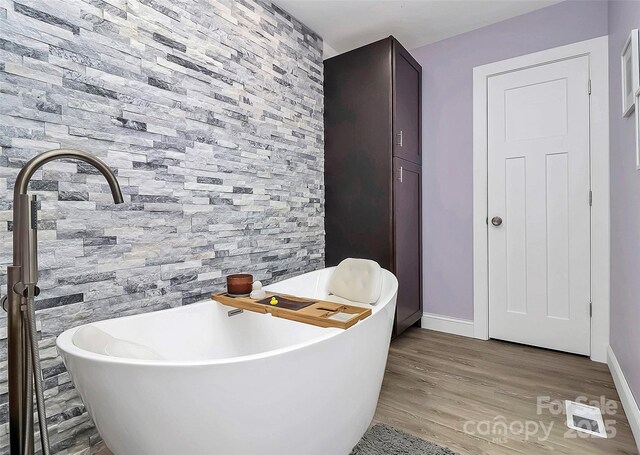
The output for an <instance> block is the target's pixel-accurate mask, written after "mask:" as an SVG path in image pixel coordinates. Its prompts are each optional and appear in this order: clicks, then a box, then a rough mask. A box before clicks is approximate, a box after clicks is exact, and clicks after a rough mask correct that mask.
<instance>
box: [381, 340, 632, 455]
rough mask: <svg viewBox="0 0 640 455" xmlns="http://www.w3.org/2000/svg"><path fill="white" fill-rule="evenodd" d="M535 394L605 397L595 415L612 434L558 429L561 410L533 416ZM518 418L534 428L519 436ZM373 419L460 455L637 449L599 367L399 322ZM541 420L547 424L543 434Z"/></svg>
mask: <svg viewBox="0 0 640 455" xmlns="http://www.w3.org/2000/svg"><path fill="white" fill-rule="evenodd" d="M540 396H543V397H544V396H546V397H549V398H550V400H560V402H563V400H565V399H568V400H573V401H575V400H576V399H577V398H578V397H581V396H584V397H587V399H588V400H595V401H599V400H601V397H604V400H610V402H609V403H610V406H617V410H614V411H613V412H611V413H610V414H608V415H607V414H605V412H604V411H603V418H604V420H605V422H607V421H612V422H611V423H610V425H608V427H611V428H612V429H614V430H615V433H616V434H615V436H614V437H609V438H608V439H602V438H597V437H590V436H587V435H585V434H584V433H579V434H577V432H575V431H574V430H569V429H568V428H567V426H566V417H565V416H564V415H563V414H556V415H554V414H552V413H551V412H550V410H549V409H543V410H542V413H540V414H538V412H537V408H538V406H537V403H538V397H540ZM600 407H601V409H603V408H602V406H600ZM499 421H503V422H505V423H506V425H507V426H510V427H511V430H512V431H507V434H506V435H505V434H502V435H501V434H500V433H499V432H496V433H492V432H491V429H492V427H491V425H492V424H493V423H495V422H499ZM527 421H530V423H529V424H528V425H529V428H530V430H531V433H535V434H531V435H530V436H528V437H527V436H525V434H524V432H523V431H521V424H523V425H527ZM374 422H382V423H386V424H388V425H391V426H393V427H395V428H397V429H399V430H403V431H406V432H408V433H412V434H414V435H416V436H418V437H421V438H423V439H425V440H429V441H432V442H435V443H437V444H440V445H442V446H445V447H448V448H450V449H452V450H455V451H458V452H460V454H464V455H479V454H490V455H503V454H526V455H536V454H549V453H558V454H571V455H574V454H575V455H582V454H603V455H604V454H606V455H614V454H634V455H637V454H638V450H637V448H636V445H635V442H634V440H633V435H632V433H631V429H630V428H629V424H628V422H627V418H626V416H625V415H624V411H623V410H622V405H621V404H620V401H619V397H618V394H617V392H616V390H615V388H614V384H613V379H612V378H611V374H610V373H609V369H608V367H607V366H606V365H605V364H601V363H596V362H592V361H590V360H589V359H588V358H586V357H581V356H576V355H571V354H564V353H560V352H555V351H549V350H545V349H537V348H532V347H528V346H522V345H518V344H512V343H505V342H501V341H495V340H490V341H481V340H475V339H471V338H465V337H460V336H456V335H449V334H445V333H440V332H434V331H431V330H425V329H419V328H412V329H409V330H408V331H407V332H405V334H403V335H402V336H401V337H399V338H398V339H397V340H395V341H393V342H392V344H391V350H390V352H389V360H388V362H387V370H386V374H385V378H384V383H383V385H382V392H381V395H380V401H379V403H378V408H377V411H376V415H375V418H374ZM466 422H470V423H466ZM479 422H485V423H480V424H478V423H479ZM465 423H466V426H465ZM542 425H544V428H547V429H549V427H550V430H548V435H549V436H548V438H545V436H544V431H543V429H542ZM496 428H500V427H496ZM536 428H539V431H537V432H536V431H535V430H536ZM465 429H466V430H468V431H467V432H465ZM584 436H587V437H586V438H585V437H584Z"/></svg>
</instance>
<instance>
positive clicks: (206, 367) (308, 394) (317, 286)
mask: <svg viewBox="0 0 640 455" xmlns="http://www.w3.org/2000/svg"><path fill="white" fill-rule="evenodd" d="M332 271H333V268H327V269H323V270H318V271H315V272H311V273H307V274H304V275H301V276H298V277H295V278H291V279H288V280H285V281H282V282H280V283H276V284H274V285H271V286H268V287H267V288H266V289H267V290H270V291H275V292H282V293H288V294H294V295H298V296H304V297H309V298H317V299H321V298H325V297H326V296H327V291H326V288H327V281H328V278H329V276H330V275H331V273H332ZM397 288H398V282H397V280H396V278H395V277H394V276H393V275H392V274H391V273H390V272H388V271H386V270H383V285H382V294H381V297H380V299H379V301H378V303H377V304H376V305H374V306H372V315H371V316H369V317H368V318H366V319H364V320H363V321H360V322H358V323H357V324H356V325H354V326H353V327H351V328H349V329H347V330H341V329H337V328H321V327H316V326H312V325H307V324H302V323H298V322H294V321H289V320H286V319H281V318H276V317H273V316H271V315H267V314H258V313H253V312H249V311H244V312H242V313H240V314H236V315H233V316H229V311H230V310H233V308H231V307H227V306H224V305H221V304H220V303H217V302H214V301H212V300H206V301H202V302H199V303H195V304H192V305H187V306H183V307H179V308H174V309H169V310H163V311H158V312H154V313H147V314H142V315H136V316H129V317H123V318H117V319H111V320H107V321H102V322H97V323H95V324H92V325H93V326H94V327H97V328H98V329H100V330H102V331H104V332H106V333H108V334H109V335H111V336H113V337H117V338H119V339H124V340H127V341H130V342H132V343H138V344H141V345H143V346H145V347H147V348H150V349H152V350H153V351H155V352H156V353H157V354H159V355H160V356H161V357H162V359H160V360H136V359H132V358H121V357H113V356H109V355H104V354H97V353H93V352H91V351H88V350H84V349H81V348H79V347H77V346H76V345H75V343H74V341H73V336H74V333H75V332H76V331H77V330H79V327H76V328H74V329H70V330H67V331H66V332H64V333H62V334H61V335H60V336H59V337H58V339H57V345H58V350H59V352H60V354H61V356H62V358H63V360H64V363H65V365H66V367H67V369H68V370H69V372H70V374H71V377H72V378H73V382H74V384H75V386H76V388H77V389H78V391H79V392H80V395H81V396H82V400H83V401H84V404H85V406H86V408H87V410H88V412H89V414H90V415H91V417H92V418H93V420H94V422H95V424H96V427H97V428H98V431H99V432H100V435H101V436H102V438H103V439H104V441H105V443H106V444H107V446H108V447H109V448H110V449H111V450H112V451H113V452H114V453H115V454H116V455H146V454H149V455H161V454H170V455H182V454H184V455H200V454H202V455H204V454H223V455H226V454H229V455H235V454H273V455H313V454H318V455H344V454H348V453H349V452H350V450H351V448H352V447H353V446H354V445H355V444H356V443H357V442H358V441H359V439H360V438H361V437H362V435H363V434H364V432H365V431H366V429H367V427H368V426H369V424H370V423H371V420H372V418H373V415H374V412H375V409H376V404H377V401H378V396H379V393H380V387H381V384H382V377H383V375H384V369H385V364H386V360H387V352H388V348H389V341H390V337H391V328H392V324H393V317H394V311H395V304H396V295H397Z"/></svg>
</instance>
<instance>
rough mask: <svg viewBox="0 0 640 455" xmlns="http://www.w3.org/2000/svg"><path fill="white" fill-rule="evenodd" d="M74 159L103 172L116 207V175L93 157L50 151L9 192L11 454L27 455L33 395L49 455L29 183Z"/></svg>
mask: <svg viewBox="0 0 640 455" xmlns="http://www.w3.org/2000/svg"><path fill="white" fill-rule="evenodd" d="M65 158H70V159H76V160H80V161H84V162H86V163H89V164H91V165H92V166H93V167H95V168H96V169H97V170H98V171H100V172H101V173H102V175H103V176H104V178H105V179H107V183H108V184H109V188H110V189H111V194H112V196H113V200H114V202H115V203H116V204H122V203H123V202H124V199H123V197H122V191H121V190H120V185H119V184H118V180H117V179H116V176H115V174H114V173H113V172H112V171H111V169H109V167H108V166H107V165H106V164H105V163H103V162H102V161H101V160H99V159H98V158H96V157H95V156H93V155H91V154H89V153H86V152H82V151H80V150H65V149H60V150H50V151H48V152H45V153H42V154H40V155H38V156H36V157H35V158H33V159H32V160H31V161H29V162H28V163H27V164H25V166H24V167H23V168H22V170H21V171H20V173H19V174H18V177H17V179H16V184H15V187H14V190H13V265H12V266H10V267H8V271H7V277H8V280H7V305H6V307H7V313H8V323H7V332H8V337H7V338H8V343H7V344H8V356H7V357H8V364H9V434H10V437H9V444H10V447H11V453H12V454H13V453H15V454H19V455H32V454H33V453H34V445H33V434H34V429H33V392H34V391H35V395H36V404H37V408H38V417H39V419H38V421H39V425H40V441H41V443H42V453H43V455H49V451H50V449H49V437H48V434H47V418H46V410H45V406H44V388H43V384H42V381H43V380H42V371H41V368H40V354H39V351H38V336H37V329H36V317H35V308H34V299H35V297H37V296H38V294H39V293H40V289H39V288H38V205H37V203H38V201H37V198H36V196H34V195H31V196H30V195H29V194H27V190H28V188H29V181H30V180H31V177H33V174H34V173H35V171H36V170H38V169H39V168H40V167H41V166H42V165H44V164H46V163H48V162H50V161H53V160H58V159H65Z"/></svg>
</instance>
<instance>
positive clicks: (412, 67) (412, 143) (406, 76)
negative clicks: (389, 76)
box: [393, 43, 422, 164]
mask: <svg viewBox="0 0 640 455" xmlns="http://www.w3.org/2000/svg"><path fill="white" fill-rule="evenodd" d="M395 49H396V50H395V58H394V61H395V64H394V66H395V71H394V84H393V85H394V93H393V99H394V115H393V132H394V135H393V155H394V156H397V157H399V158H403V159H405V160H408V161H411V162H412V163H417V164H420V139H421V127H422V126H421V123H422V122H421V119H420V115H421V93H420V91H421V78H422V75H421V71H422V69H421V67H420V65H419V64H418V63H417V62H416V61H415V60H413V58H412V57H411V55H409V53H408V52H407V51H406V50H404V49H403V48H402V47H401V46H400V45H399V44H397V43H396V46H395Z"/></svg>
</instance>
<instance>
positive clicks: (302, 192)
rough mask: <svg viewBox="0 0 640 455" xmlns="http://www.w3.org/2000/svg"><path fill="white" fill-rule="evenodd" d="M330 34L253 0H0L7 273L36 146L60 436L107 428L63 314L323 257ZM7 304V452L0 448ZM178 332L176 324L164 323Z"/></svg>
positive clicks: (140, 307)
mask: <svg viewBox="0 0 640 455" xmlns="http://www.w3.org/2000/svg"><path fill="white" fill-rule="evenodd" d="M322 80H323V75H322V40H321V39H320V38H319V37H318V36H316V35H315V34H314V33H313V32H312V31H310V30H309V29H307V28H306V27H305V26H304V25H303V24H301V23H299V22H298V21H296V20H295V19H294V18H292V17H290V16H289V15H288V14H287V13H286V12H284V11H282V10H280V9H279V8H278V7H277V6H275V5H273V4H271V3H264V2H261V1H257V2H256V1H250V0H246V1H245V0H236V1H233V0H220V1H216V0H200V1H198V0H46V1H44V0H40V1H36V0H15V1H13V0H0V84H1V85H0V146H1V147H2V149H1V152H0V267H1V272H0V284H2V291H3V292H2V294H5V292H6V288H5V285H6V270H5V266H6V265H7V264H9V263H10V261H11V230H12V223H11V219H12V212H11V193H12V190H13V185H14V182H15V178H16V176H17V173H18V170H19V169H20V167H21V166H23V165H24V163H25V162H26V161H27V160H29V159H30V158H32V157H33V156H35V155H36V154H37V153H39V152H42V151H45V150H49V149H56V148H61V147H62V148H74V149H80V150H85V151H89V152H91V153H94V154H95V155H97V156H98V157H100V158H102V159H103V160H105V161H106V162H107V164H109V165H110V166H111V167H112V168H113V169H115V170H116V171H117V175H118V179H119V181H120V184H121V185H122V190H123V193H124V195H125V201H126V203H125V204H123V205H120V206H115V205H114V204H113V203H112V201H111V195H110V193H109V191H108V186H107V185H106V182H105V181H104V179H103V178H102V176H101V175H98V174H97V173H96V171H94V169H92V168H91V167H89V166H87V165H84V164H80V163H78V162H72V161H66V162H56V163H50V164H47V165H46V166H45V167H44V168H43V169H42V170H40V171H38V172H37V174H36V176H35V181H33V182H32V184H31V188H30V189H31V192H32V193H33V194H37V195H38V196H39V198H40V199H41V209H40V212H39V217H40V221H39V227H40V231H39V237H40V244H39V247H40V256H39V258H40V270H41V275H40V287H41V288H42V294H41V296H40V297H39V299H38V300H37V309H38V319H39V324H41V342H40V343H41V344H40V347H41V355H42V358H43V362H44V377H45V382H46V396H47V407H48V416H49V428H50V433H51V440H52V444H53V451H54V452H55V453H60V454H66V453H76V452H78V451H83V453H89V449H88V448H89V447H90V446H92V445H95V443H97V442H98V441H99V436H98V435H97V432H96V430H95V428H94V427H93V424H92V422H91V420H90V418H89V417H88V415H87V413H86V411H85V408H84V406H83V405H82V402H81V400H80V398H79V396H78V394H77V393H76V391H75V390H74V389H73V386H72V384H71V381H70V378H69V376H68V374H67V372H66V371H65V369H64V366H63V365H62V363H61V361H60V359H59V357H58V356H57V353H56V350H55V337H56V336H57V335H58V334H60V333H61V332H62V331H63V330H65V329H67V328H70V327H73V326H76V325H79V324H83V323H86V322H91V321H96V320H100V319H105V318H111V317H114V316H122V315H129V314H133V313H139V312H145V311H155V310H160V309H163V308H169V307H174V306H178V305H185V304H189V303H192V302H195V301H198V300H201V299H206V298H208V297H209V294H210V293H211V292H212V291H217V290H220V289H221V288H222V287H223V282H224V276H225V275H226V274H229V273H232V272H237V271H244V272H250V273H253V274H254V275H255V276H256V278H257V279H260V280H263V281H265V282H267V283H268V282H272V281H276V280H280V279H283V278H286V277H288V276H292V275H296V274H299V273H302V272H305V271H310V270H314V269H317V268H320V267H323V265H324V189H323V92H322ZM3 315H4V313H1V315H0V454H7V453H8V451H9V449H8V434H7V433H8V423H6V422H7V412H8V411H7V383H6V379H7V362H6V352H7V351H6V328H5V327H6V317H4V316H3ZM167 336H170V334H167Z"/></svg>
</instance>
